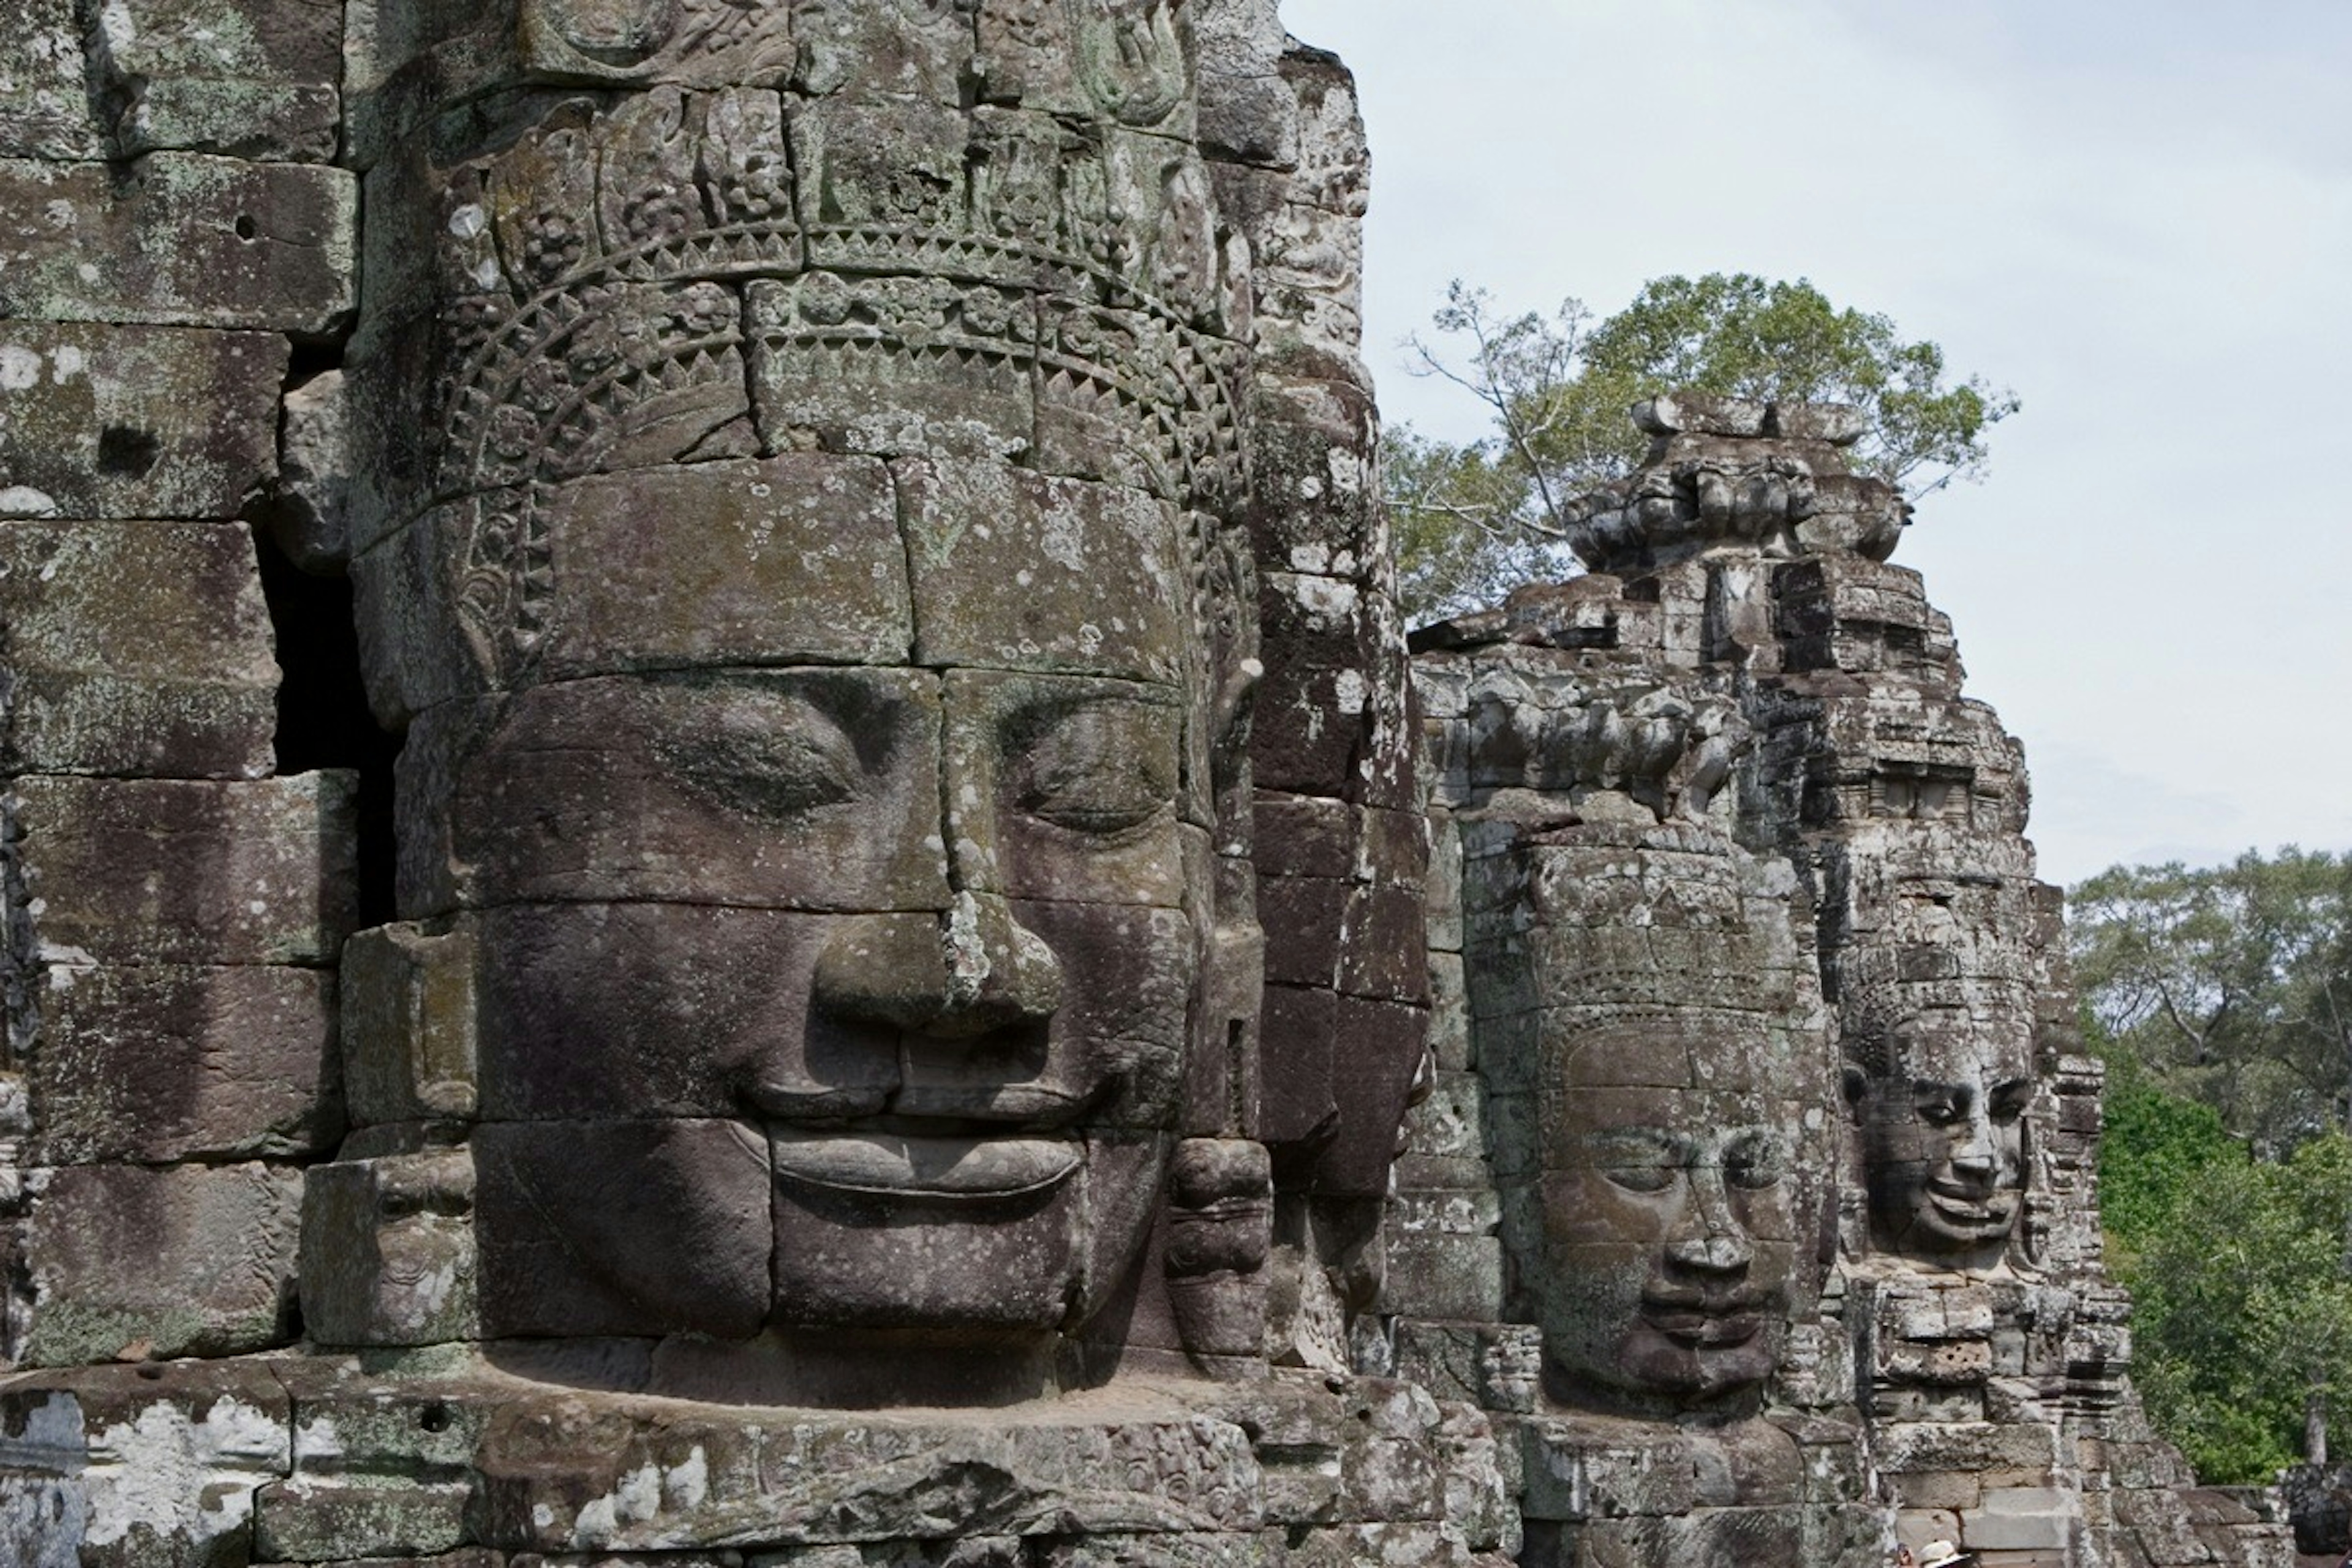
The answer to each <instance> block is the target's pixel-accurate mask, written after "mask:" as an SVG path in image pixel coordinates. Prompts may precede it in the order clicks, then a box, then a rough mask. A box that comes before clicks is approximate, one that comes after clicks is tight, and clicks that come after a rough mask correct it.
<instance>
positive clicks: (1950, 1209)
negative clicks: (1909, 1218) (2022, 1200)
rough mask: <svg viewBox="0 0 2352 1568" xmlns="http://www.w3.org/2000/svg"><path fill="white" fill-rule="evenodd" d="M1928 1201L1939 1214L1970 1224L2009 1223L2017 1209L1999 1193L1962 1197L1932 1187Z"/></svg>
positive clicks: (1958, 1223)
mask: <svg viewBox="0 0 2352 1568" xmlns="http://www.w3.org/2000/svg"><path fill="white" fill-rule="evenodd" d="M1927 1201H1928V1202H1929V1204H1930V1205H1933V1206H1934V1208H1935V1210H1936V1212H1937V1214H1939V1215H1943V1216H1944V1218H1945V1219H1947V1220H1948V1221H1950V1222H1951V1223H1952V1224H1955V1225H1964V1226H2001V1225H2007V1224H2008V1223H2009V1220H2010V1216H2011V1214H2012V1213H2013V1212H2014V1210H2015V1205H2013V1204H2012V1203H2011V1201H2010V1200H2009V1199H2008V1198H2006V1197H2004V1196H2001V1195H2000V1194H1992V1195H1990V1196H1986V1197H1960V1196H1958V1195H1956V1194H1950V1193H1939V1192H1937V1191H1935V1190H1934V1189H1933V1188H1930V1189H1929V1190H1928V1193H1927Z"/></svg>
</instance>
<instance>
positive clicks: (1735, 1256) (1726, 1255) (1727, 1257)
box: [1666, 1236, 1755, 1274]
mask: <svg viewBox="0 0 2352 1568" xmlns="http://www.w3.org/2000/svg"><path fill="white" fill-rule="evenodd" d="M1666 1255H1667V1256H1668V1257H1669V1258H1672V1259H1674V1261H1675V1262H1676V1263H1679V1264H1681V1265H1682V1266H1683V1267H1684V1268H1692V1269H1696V1270H1700V1271H1702V1272H1706V1273H1709V1274H1733V1273H1738V1272H1740V1271H1741V1270H1744V1269H1745V1268H1747V1267H1748V1264H1749V1263H1750V1262H1751V1261H1753V1260H1754V1258H1755V1250H1754V1248H1752V1247H1749V1246H1748V1242H1747V1240H1746V1238H1744V1237H1737V1236H1708V1237H1695V1238H1693V1239H1691V1240H1687V1241H1678V1242H1675V1244H1673V1245H1672V1246H1671V1247H1668V1248H1667V1249H1666Z"/></svg>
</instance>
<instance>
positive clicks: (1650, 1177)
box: [1601, 1162, 1681, 1193]
mask: <svg viewBox="0 0 2352 1568" xmlns="http://www.w3.org/2000/svg"><path fill="white" fill-rule="evenodd" d="M1601 1174H1602V1175H1604V1176H1606V1177H1608V1178H1609V1182H1610V1184H1611V1185H1612V1186H1618V1187H1622V1188H1624V1189H1625V1190H1626V1191H1627V1192H1629V1193H1663V1192H1664V1191H1665V1190H1666V1189H1667V1188H1668V1187H1671V1186H1673V1185H1674V1184H1675V1178H1676V1177H1677V1176H1679V1175H1680V1174H1681V1173H1680V1172H1678V1171H1676V1170H1675V1168H1674V1167H1673V1166H1672V1165H1668V1164H1666V1163H1663V1162H1660V1163H1653V1164H1628V1165H1609V1166H1605V1167H1603V1168H1602V1170H1601Z"/></svg>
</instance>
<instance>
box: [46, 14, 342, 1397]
mask: <svg viewBox="0 0 2352 1568" xmlns="http://www.w3.org/2000/svg"><path fill="white" fill-rule="evenodd" d="M340 77H341V11H340V7H337V6H334V5H318V4H311V3H307V0H284V3H280V0H253V3H238V0H231V3H230V4H226V5H215V4H198V5H192V4H184V3H180V0H126V3H122V4H114V5H107V6H105V7H103V8H102V9H101V8H100V7H97V6H77V5H74V4H72V0H33V4H31V5H29V6H28V7H25V8H20V9H19V10H18V11H17V12H16V13H15V14H14V15H13V16H11V18H10V20H9V22H8V24H7V26H5V28H0V771H5V796H0V842H4V843H5V899H6V918H7V944H6V947H5V953H0V964H5V989H6V999H7V1015H8V1016H7V1036H6V1041H5V1056H0V1074H5V1077H0V1085H4V1086H5V1089H0V1102H5V1107H6V1109H5V1113H0V1115H5V1146H4V1147H5V1153H0V1169H5V1206H6V1213H7V1215H8V1220H7V1237H8V1239H7V1242H6V1245H5V1256H6V1258H7V1263H6V1272H5V1300H6V1307H5V1332H0V1339H4V1340H5V1344H0V1350H5V1354H6V1356H7V1357H8V1359H10V1360H11V1361H13V1362H15V1363H17V1364H20V1365H34V1366H41V1365H65V1364H72V1363H82V1362H90V1361H104V1360H110V1359H113V1358H117V1357H126V1356H127V1357H131V1358H139V1357H143V1356H182V1355H226V1354H231V1353H236V1352H249V1351H259V1350H265V1349H268V1348H269V1347H272V1346H275V1345H280V1344H285V1343H288V1342H290V1340H291V1339H292V1337H293V1336H294V1334H295V1333H296V1332H297V1322H296V1319H295V1315H294V1299H293V1289H292V1269H293V1262H294V1244H295V1221H296V1211H297V1208H298V1206H299V1193H300V1184H301V1166H302V1164H303V1163H304V1162H306V1161H307V1160H309V1159H311V1158H314V1157H316V1156H317V1155H319V1154H320V1153H321V1152H324V1151H326V1150H328V1149H330V1148H331V1147H332V1144H333V1142H334V1140H335V1139H336V1138H337V1137H338V1136H339V1135H340V1131H341V1126H340V1110H339V1105H340V1100H339V1095H338V1089H337V1085H336V1082H335V1071H334V1058H333V1049H332V1047H333V1039H334V978H333V966H334V963H335V961H336V958H337V955H338V952H339V950H340V948H341V942H342V938H343V936H344V935H345V933H346V932H347V931H349V930H350V928H351V926H352V923H353V917H354V914H355V910H354V909H353V907H352V889H353V886H354V884H353V879H352V856H353V815H352V787H353V786H352V779H351V778H350V777H349V776H347V775H344V774H339V773H300V774H296V775H293V776H286V775H283V774H281V773H279V771H278V767H277V765H276V761H275V758H274V756H273V751H272V745H273V736H274V732H275V730H276V726H277V704H276V697H277V692H278V678H279V671H278V665H277V663H276V662H275V659H274V658H273V646H274V645H273V635H272V626H271V617H270V614H269V610H268V606H267V605H266V604H265V602H264V598H263V594H262V588H261V581H260V577H259V574H258V567H257V547H256V541H255V535H254V531H253V530H252V528H251V526H250V525H249V523H248V521H247V519H249V518H251V517H254V516H256V515H257V514H258V510H259V509H260V508H261V507H262V506H264V505H265V504H266V503H268V501H270V500H271V499H272V497H273V494H274V492H275V490H276V489H277V487H278V479H279V474H280V464H279V459H278V435H279V426H280V418H281V399H282V398H283V396H284V395H285V394H286V393H287V390H288V388H289V384H296V383H299V380H300V379H301V378H303V377H304V376H306V375H307V374H310V369H311V368H312V367H314V366H315V365H316V364H318V363H320V357H319V356H320V353H321V352H322V351H323V352H325V353H328V354H330V355H331V343H332V342H333V341H334V338H335V335H336V334H337V333H338V332H339V331H341V329H342V328H343V326H344V325H345V323H346V322H347V321H349V319H350V314H351V310H352V305H353V302H354V299H353V296H354V281H353V279H354V276H355V272H354V263H355V246H356V239H357V235H356V211H357V186H356V183H355V182H354V180H353V179H352V176H351V174H348V173H347V172H345V171H343V170H341V169H339V168H336V167H334V166H333V165H332V162H331V161H332V159H333V158H334V156H335V153H336V151H337V141H338V122H339V109H338V103H339V94H338V89H337V83H338V81H339V79H340Z"/></svg>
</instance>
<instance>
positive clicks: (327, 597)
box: [254, 528, 400, 927]
mask: <svg viewBox="0 0 2352 1568" xmlns="http://www.w3.org/2000/svg"><path fill="white" fill-rule="evenodd" d="M254 542H255V544H256V546H257V550H258V552H259V554H260V558H261V592H262V596H263V597H264V598H265V599H266V600H267V601H268V605H269V624H270V627H271V629H272V630H273V631H274V632H275V633H276V634H277V637H278V669H279V670H280V672H281V674H280V677H279V679H278V736H277V740H278V772H279V773H311V772H314V771H316V770H319V769H321V768H349V769H352V770H354V771H355V772H357V773H358V774H359V793H358V797H357V801H356V806H357V811H358V816H359V893H360V909H359V916H360V924H361V926H362V927H367V926H373V925H383V924H384V923H385V922H387V921H391V920H393V919H394V918H395V911H394V902H393V866H394V843H393V821H392V765H393V763H394V760H395V759H396V758H397V757H398V756H399V755H400V737H399V736H397V735H393V734H387V733H386V732H385V731H383V730H381V729H379V728H377V726H376V721H375V717H374V715H373V714H372V713H370V712H369V711H368V702H367V689H366V687H365V686H364V685H363V684H362V681H361V679H360V643H359V628H358V625H357V623H356V622H355V621H354V620H353V619H352V584H351V579H350V578H348V577H327V576H315V575H312V574H310V573H307V572H304V571H302V570H301V569H300V568H299V567H297V566H296V565H295V564H294V563H292V562H291V561H289V560H288V559H287V558H286V554H285V552H283V551H281V550H279V549H278V544H277V542H276V541H274V540H272V539H271V538H270V536H269V531H268V529H267V528H257V529H255V530H254Z"/></svg>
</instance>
